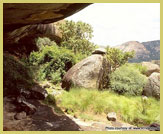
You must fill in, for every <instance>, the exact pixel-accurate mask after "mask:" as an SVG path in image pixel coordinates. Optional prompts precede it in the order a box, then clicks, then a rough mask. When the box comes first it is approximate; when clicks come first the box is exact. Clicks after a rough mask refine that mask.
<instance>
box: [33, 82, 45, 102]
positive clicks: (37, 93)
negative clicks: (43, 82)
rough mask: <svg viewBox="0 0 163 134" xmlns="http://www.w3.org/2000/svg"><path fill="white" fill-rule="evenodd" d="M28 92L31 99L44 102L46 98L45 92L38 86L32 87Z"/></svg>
mask: <svg viewBox="0 0 163 134" xmlns="http://www.w3.org/2000/svg"><path fill="white" fill-rule="evenodd" d="M30 92H31V98H32V99H38V100H44V99H45V98H46V97H47V96H48V93H47V91H46V90H45V89H44V88H42V87H41V86H39V85H35V86H33V87H32V88H31V90H30Z"/></svg>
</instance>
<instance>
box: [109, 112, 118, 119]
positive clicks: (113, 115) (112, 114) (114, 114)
mask: <svg viewBox="0 0 163 134" xmlns="http://www.w3.org/2000/svg"><path fill="white" fill-rule="evenodd" d="M107 119H108V120H109V121H116V120H117V116H116V113H115V112H110V113H108V115H107Z"/></svg>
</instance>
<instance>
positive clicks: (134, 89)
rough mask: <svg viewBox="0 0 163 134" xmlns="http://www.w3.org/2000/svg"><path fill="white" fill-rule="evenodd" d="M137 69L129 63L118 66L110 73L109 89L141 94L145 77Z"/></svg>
mask: <svg viewBox="0 0 163 134" xmlns="http://www.w3.org/2000/svg"><path fill="white" fill-rule="evenodd" d="M138 69H139V68H138ZM138 69H136V68H134V67H132V66H131V65H123V66H121V67H120V68H118V69H117V70H116V71H114V72H113V73H112V74H111V79H110V81H111V89H112V90H113V91H115V92H117V93H119V94H127V95H133V96H137V95H141V94H142V91H143V87H144V86H145V84H146V82H147V78H146V76H144V75H142V74H141V73H140V72H139V70H138Z"/></svg>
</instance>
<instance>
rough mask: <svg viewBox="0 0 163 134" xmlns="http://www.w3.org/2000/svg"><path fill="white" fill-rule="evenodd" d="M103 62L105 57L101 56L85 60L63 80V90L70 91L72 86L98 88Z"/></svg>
mask: <svg viewBox="0 0 163 134" xmlns="http://www.w3.org/2000/svg"><path fill="white" fill-rule="evenodd" d="M102 62H103V56H102V55H99V54H94V55H91V56H89V57H87V58H85V59H83V60H82V61H80V62H79V63H77V64H76V65H74V66H73V67H72V68H70V70H69V71H68V72H67V73H66V74H65V76H64V77H63V80H62V88H64V89H66V90H69V89H70V87H71V86H76V87H84V88H98V79H99V74H100V71H101V68H102Z"/></svg>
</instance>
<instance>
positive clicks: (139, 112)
mask: <svg viewBox="0 0 163 134" xmlns="http://www.w3.org/2000/svg"><path fill="white" fill-rule="evenodd" d="M55 99H56V103H57V105H58V106H59V107H61V108H64V109H68V110H70V111H73V113H82V114H79V116H80V115H81V116H80V117H81V118H87V119H92V117H94V116H99V115H106V114H107V113H108V112H116V113H117V115H118V118H119V119H120V120H123V121H125V122H128V123H131V124H134V125H137V126H141V125H147V124H150V123H153V122H160V119H159V115H160V113H159V109H160V102H159V101H157V100H155V99H154V98H148V100H147V102H146V103H145V105H144V102H143V101H142V98H141V97H136V96H135V97H134V96H123V95H117V94H115V93H113V92H109V91H97V90H87V89H77V88H74V89H71V90H70V92H66V91H64V92H63V93H62V94H61V95H59V96H57V97H56V98H55ZM144 110H145V112H143V111H144ZM87 113H88V115H86V114H87ZM89 113H90V114H89ZM91 115H92V117H91ZM101 118H106V116H105V117H102V116H101Z"/></svg>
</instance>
